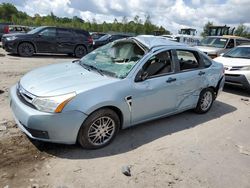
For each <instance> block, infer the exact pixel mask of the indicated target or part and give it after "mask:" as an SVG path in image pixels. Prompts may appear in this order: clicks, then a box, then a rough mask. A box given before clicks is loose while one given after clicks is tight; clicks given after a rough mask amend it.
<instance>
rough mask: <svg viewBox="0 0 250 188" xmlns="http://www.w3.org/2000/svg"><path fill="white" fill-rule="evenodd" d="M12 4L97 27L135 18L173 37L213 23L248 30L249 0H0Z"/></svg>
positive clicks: (200, 29)
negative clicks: (149, 19)
mask: <svg viewBox="0 0 250 188" xmlns="http://www.w3.org/2000/svg"><path fill="white" fill-rule="evenodd" d="M3 2H5V3H12V4H14V5H15V6H16V7H17V9H18V10H21V11H25V12H26V13H27V14H29V15H31V16H33V15H34V14H36V13H38V14H40V15H48V14H50V12H53V13H54V14H55V15H56V16H59V17H73V16H78V17H80V18H82V19H84V20H89V21H92V20H93V19H95V20H96V21H97V22H98V23H102V22H103V21H106V22H113V21H114V18H116V19H117V20H118V21H121V20H122V18H123V17H124V16H126V17H127V19H128V20H133V18H134V17H135V16H136V15H138V16H140V18H141V19H142V21H144V20H145V17H146V15H150V17H151V22H152V23H154V24H156V25H158V26H161V25H162V26H163V27H164V28H165V29H167V30H169V31H171V32H172V33H173V34H175V33H177V32H178V30H180V29H181V28H186V27H192V28H195V29H197V31H198V33H199V32H201V31H202V28H203V26H204V25H205V24H206V23H207V22H208V21H212V22H213V23H214V25H225V24H226V25H229V26H232V27H235V26H237V25H239V24H240V23H242V24H244V25H246V26H247V27H250V0H176V1H174V0H0V3H3Z"/></svg>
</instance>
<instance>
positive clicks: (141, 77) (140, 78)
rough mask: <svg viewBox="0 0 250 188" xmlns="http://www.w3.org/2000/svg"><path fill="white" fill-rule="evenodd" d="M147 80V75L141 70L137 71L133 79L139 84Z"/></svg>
mask: <svg viewBox="0 0 250 188" xmlns="http://www.w3.org/2000/svg"><path fill="white" fill-rule="evenodd" d="M147 78H148V73H147V72H146V71H144V70H143V69H141V70H139V72H138V73H137V75H136V77H135V82H141V81H144V80H146V79H147Z"/></svg>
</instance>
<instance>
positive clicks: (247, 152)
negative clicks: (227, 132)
mask: <svg viewBox="0 0 250 188" xmlns="http://www.w3.org/2000/svg"><path fill="white" fill-rule="evenodd" d="M235 146H236V147H237V148H238V149H239V152H240V153H241V154H244V155H250V149H247V148H245V147H244V146H241V145H235Z"/></svg>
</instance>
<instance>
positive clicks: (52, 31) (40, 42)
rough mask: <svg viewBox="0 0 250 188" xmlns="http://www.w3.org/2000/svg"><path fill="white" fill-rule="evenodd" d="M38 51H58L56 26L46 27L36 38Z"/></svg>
mask: <svg viewBox="0 0 250 188" xmlns="http://www.w3.org/2000/svg"><path fill="white" fill-rule="evenodd" d="M34 43H35V45H36V47H37V52H38V53H39V52H42V53H56V52H57V50H56V49H57V47H56V28H45V29H43V30H42V31H40V32H39V33H38V34H37V35H36V37H35V38H34Z"/></svg>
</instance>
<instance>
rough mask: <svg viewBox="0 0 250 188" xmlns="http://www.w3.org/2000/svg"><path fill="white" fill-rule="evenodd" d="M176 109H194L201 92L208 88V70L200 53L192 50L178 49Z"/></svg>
mask: <svg viewBox="0 0 250 188" xmlns="http://www.w3.org/2000/svg"><path fill="white" fill-rule="evenodd" d="M174 55H175V57H176V58H175V65H176V71H177V73H176V75H175V77H176V85H177V88H176V90H177V93H176V109H177V110H184V109H189V108H194V107H195V106H196V104H197V101H198V98H199V94H200V91H201V90H202V89H203V88H205V87H206V77H207V74H208V70H207V69H206V67H205V65H204V62H203V60H202V58H201V57H200V55H199V53H198V52H196V51H192V50H186V49H176V50H175V53H174Z"/></svg>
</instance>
